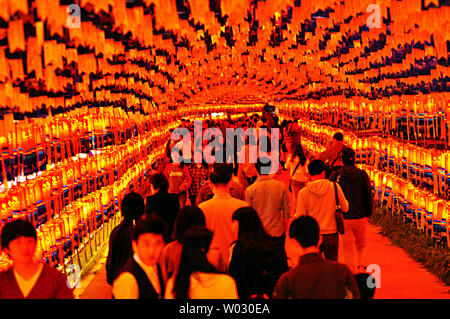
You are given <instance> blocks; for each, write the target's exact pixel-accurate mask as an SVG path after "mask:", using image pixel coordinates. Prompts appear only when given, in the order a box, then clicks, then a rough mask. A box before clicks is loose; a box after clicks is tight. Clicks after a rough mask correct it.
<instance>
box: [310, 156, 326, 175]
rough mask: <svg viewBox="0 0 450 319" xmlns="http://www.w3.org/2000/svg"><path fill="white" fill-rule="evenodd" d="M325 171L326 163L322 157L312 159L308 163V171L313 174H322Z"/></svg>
mask: <svg viewBox="0 0 450 319" xmlns="http://www.w3.org/2000/svg"><path fill="white" fill-rule="evenodd" d="M323 171H325V163H324V162H323V161H322V160H320V159H315V160H312V161H311V162H310V163H309V164H308V172H309V175H311V176H315V175H320V174H321V173H322V172H323Z"/></svg>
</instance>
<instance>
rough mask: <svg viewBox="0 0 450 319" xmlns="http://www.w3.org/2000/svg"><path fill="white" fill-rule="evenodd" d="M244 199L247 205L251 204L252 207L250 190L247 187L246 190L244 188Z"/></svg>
mask: <svg viewBox="0 0 450 319" xmlns="http://www.w3.org/2000/svg"><path fill="white" fill-rule="evenodd" d="M245 201H246V202H247V204H248V205H249V206H251V207H253V206H252V204H253V203H252V194H250V190H249V189H248V188H247V189H246V190H245Z"/></svg>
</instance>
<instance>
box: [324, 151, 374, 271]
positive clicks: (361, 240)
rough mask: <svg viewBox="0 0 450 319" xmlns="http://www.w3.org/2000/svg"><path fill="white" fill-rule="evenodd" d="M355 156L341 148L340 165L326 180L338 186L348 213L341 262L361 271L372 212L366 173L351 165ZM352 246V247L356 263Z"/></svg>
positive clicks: (368, 181) (345, 218) (370, 194)
mask: <svg viewBox="0 0 450 319" xmlns="http://www.w3.org/2000/svg"><path fill="white" fill-rule="evenodd" d="M355 157H356V154H355V151H354V150H353V149H351V148H349V147H345V148H344V149H343V150H342V163H343V164H344V167H343V168H341V169H339V170H337V171H335V172H333V174H331V177H330V180H331V181H334V182H337V183H338V184H339V185H340V186H341V188H342V191H343V192H344V195H345V197H346V198H347V200H348V202H349V210H348V213H346V214H344V229H345V233H344V234H343V235H342V240H343V253H344V260H345V263H346V264H347V266H349V267H350V269H351V270H352V271H354V272H364V271H365V270H366V266H365V262H364V250H365V246H366V225H367V221H368V219H369V217H370V216H371V215H372V210H373V195H372V185H371V183H370V178H369V175H368V174H367V173H366V171H364V170H361V169H359V168H357V167H356V166H355V162H356V159H355ZM353 243H354V244H355V245H353ZM353 246H355V248H356V265H355V260H354V257H355V255H354V247H353Z"/></svg>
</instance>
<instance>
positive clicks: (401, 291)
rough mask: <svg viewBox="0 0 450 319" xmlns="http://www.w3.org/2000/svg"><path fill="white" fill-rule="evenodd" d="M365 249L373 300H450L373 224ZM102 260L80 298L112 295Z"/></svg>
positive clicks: (434, 280) (447, 291) (438, 284)
mask: <svg viewBox="0 0 450 319" xmlns="http://www.w3.org/2000/svg"><path fill="white" fill-rule="evenodd" d="M277 178H278V179H280V180H282V181H285V182H287V180H288V178H289V177H288V175H287V173H286V172H284V173H283V174H282V175H281V176H279V177H277ZM366 249H367V253H366V261H367V264H376V265H378V266H379V267H380V280H379V283H380V288H378V289H377V290H376V293H375V299H450V287H448V286H445V285H444V284H443V283H442V282H441V281H439V279H437V278H436V277H435V276H434V275H432V274H431V273H429V272H427V271H426V270H425V268H424V267H422V266H421V265H420V264H419V263H417V262H415V261H414V260H413V259H412V258H411V257H409V256H408V255H407V254H406V252H405V251H404V250H403V249H401V248H398V247H396V246H393V245H392V244H391V242H390V241H389V239H387V238H385V237H383V236H381V235H379V234H378V229H377V227H375V226H373V225H369V227H368V229H367V247H366ZM340 251H342V250H340ZM105 254H107V252H105ZM105 261H106V255H105V256H104V257H103V258H100V259H99V261H98V263H97V264H96V265H95V266H94V267H93V269H92V271H91V273H90V274H89V275H87V276H86V277H85V278H84V279H83V281H82V283H81V288H80V289H78V290H77V291H76V294H81V295H80V297H79V298H81V299H104V298H110V297H111V288H110V286H109V285H108V284H107V283H106V273H105V265H104V263H105Z"/></svg>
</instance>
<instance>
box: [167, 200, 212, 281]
mask: <svg viewBox="0 0 450 319" xmlns="http://www.w3.org/2000/svg"><path fill="white" fill-rule="evenodd" d="M195 226H206V220H205V215H204V214H203V212H202V210H201V209H200V208H198V207H197V206H189V205H188V206H185V207H184V208H183V209H182V210H180V212H179V213H178V214H177V216H176V219H175V224H174V229H173V235H174V239H175V240H174V241H172V242H171V243H170V244H168V245H167V246H166V247H165V248H164V250H163V252H162V254H161V258H160V265H161V269H162V270H163V271H164V273H165V274H166V278H171V277H172V276H175V275H176V273H177V271H178V266H179V264H180V259H181V252H182V250H183V238H184V234H185V233H186V231H187V230H188V229H189V228H191V227H195Z"/></svg>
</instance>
